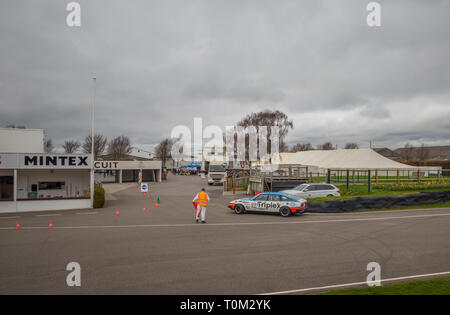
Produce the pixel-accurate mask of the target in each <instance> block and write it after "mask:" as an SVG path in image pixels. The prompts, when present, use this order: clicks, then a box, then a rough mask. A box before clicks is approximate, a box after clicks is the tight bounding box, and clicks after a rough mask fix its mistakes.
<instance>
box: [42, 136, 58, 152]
mask: <svg viewBox="0 0 450 315" xmlns="http://www.w3.org/2000/svg"><path fill="white" fill-rule="evenodd" d="M54 148H55V147H54V146H53V141H52V139H50V138H47V137H46V138H45V139H44V152H45V153H51V152H52V151H53V149H54Z"/></svg>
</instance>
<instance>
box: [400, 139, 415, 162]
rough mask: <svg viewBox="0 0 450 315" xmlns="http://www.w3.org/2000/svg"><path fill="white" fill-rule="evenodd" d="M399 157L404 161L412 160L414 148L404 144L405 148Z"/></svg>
mask: <svg viewBox="0 0 450 315" xmlns="http://www.w3.org/2000/svg"><path fill="white" fill-rule="evenodd" d="M401 156H402V159H403V160H405V161H409V160H412V159H413V156H414V147H413V146H412V145H411V144H409V143H407V144H405V147H404V148H403V150H402V153H401Z"/></svg>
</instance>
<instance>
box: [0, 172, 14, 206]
mask: <svg viewBox="0 0 450 315" xmlns="http://www.w3.org/2000/svg"><path fill="white" fill-rule="evenodd" d="M0 200H3V201H5V200H11V201H12V200H14V177H13V176H0Z"/></svg>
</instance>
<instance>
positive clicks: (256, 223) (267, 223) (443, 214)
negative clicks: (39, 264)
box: [0, 213, 450, 230]
mask: <svg viewBox="0 0 450 315" xmlns="http://www.w3.org/2000/svg"><path fill="white" fill-rule="evenodd" d="M444 216H450V213H440V214H424V215H407V216H397V217H393V216H389V217H381V218H364V219H342V220H316V221H294V222H281V221H280V222H240V223H239V222H237V223H212V224H195V223H189V224H187V223H186V224H134V225H81V226H59V227H54V229H101V228H104V229H107V228H152V227H153V228H158V227H186V226H197V227H200V226H202V227H208V226H248V225H283V224H311V223H334V222H337V223H342V222H357V221H380V220H393V219H410V218H413V219H414V218H428V217H444ZM47 228H48V227H47V226H45V227H43V226H30V227H22V229H47ZM12 229H14V228H12V227H3V228H0V230H12Z"/></svg>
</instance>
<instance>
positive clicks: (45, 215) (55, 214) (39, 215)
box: [36, 213, 62, 217]
mask: <svg viewBox="0 0 450 315" xmlns="http://www.w3.org/2000/svg"><path fill="white" fill-rule="evenodd" d="M58 215H62V214H60V213H54V214H37V215H36V216H37V217H54V216H58Z"/></svg>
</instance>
